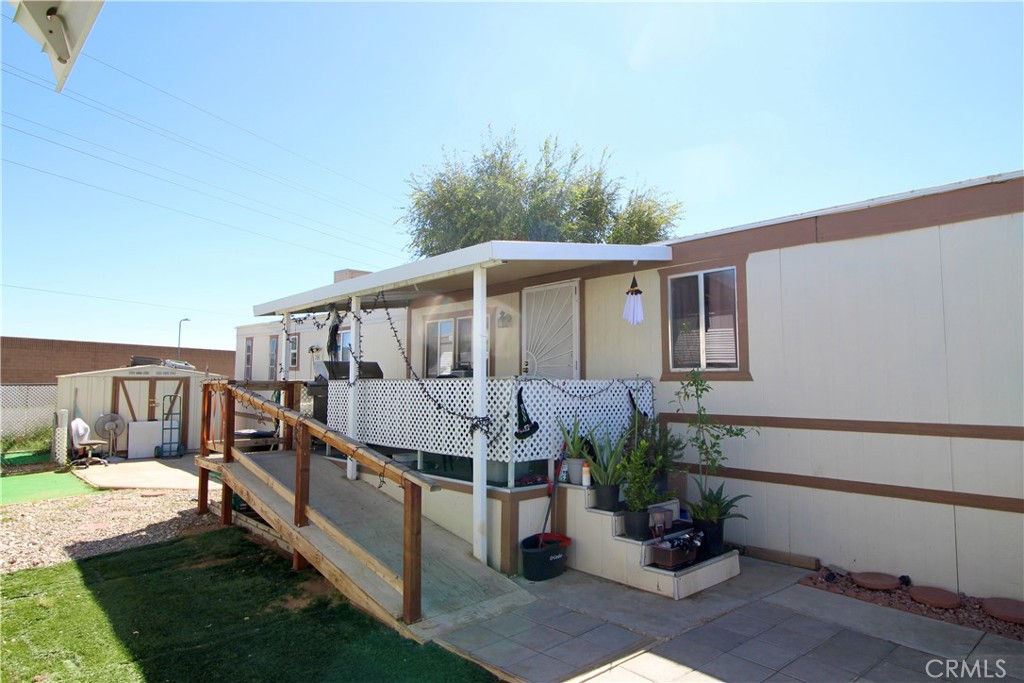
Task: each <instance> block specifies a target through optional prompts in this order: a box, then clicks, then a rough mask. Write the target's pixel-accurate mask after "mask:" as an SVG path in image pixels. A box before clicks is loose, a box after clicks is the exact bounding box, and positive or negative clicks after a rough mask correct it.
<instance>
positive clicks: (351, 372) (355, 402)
mask: <svg viewBox="0 0 1024 683" xmlns="http://www.w3.org/2000/svg"><path fill="white" fill-rule="evenodd" d="M349 301H350V305H349V310H350V315H351V316H352V351H351V353H350V354H349V359H348V383H349V388H348V435H349V437H350V438H352V439H358V437H357V436H356V434H357V430H358V428H359V412H358V411H359V382H357V381H356V379H357V378H358V377H359V360H358V359H359V358H360V357H362V355H363V352H362V349H360V345H359V337H360V336H361V335H360V329H359V328H360V326H361V325H362V323H361V322H360V320H359V318H360V317H361V316H362V313H361V311H360V310H359V307H360V306H361V305H362V298H361V297H358V296H354V297H352V298H351V299H350V300H349ZM338 334H339V335H340V334H341V332H340V331H339V332H338ZM341 355H345V352H344V350H343V351H342V352H341ZM346 475H347V476H348V478H349V479H355V478H356V477H357V476H358V475H359V470H358V465H357V464H356V461H355V460H354V459H353V458H349V459H348V469H347V471H346Z"/></svg>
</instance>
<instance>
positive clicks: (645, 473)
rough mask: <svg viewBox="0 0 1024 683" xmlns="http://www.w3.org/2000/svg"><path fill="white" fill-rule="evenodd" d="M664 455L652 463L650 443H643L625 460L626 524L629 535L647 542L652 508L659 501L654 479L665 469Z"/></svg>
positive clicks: (632, 450)
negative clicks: (662, 460)
mask: <svg viewBox="0 0 1024 683" xmlns="http://www.w3.org/2000/svg"><path fill="white" fill-rule="evenodd" d="M660 461H661V456H660V455H659V456H656V457H655V459H654V462H651V460H650V458H648V454H647V442H646V441H643V440H641V441H640V443H639V444H637V447H636V448H633V449H630V451H629V453H628V454H626V457H625V459H624V460H623V472H624V481H623V484H624V486H625V491H624V492H623V496H624V498H625V501H626V512H625V513H624V515H625V518H624V520H623V521H624V524H625V527H626V535H627V536H629V537H630V538H632V539H634V540H637V541H643V540H646V539H647V538H649V537H650V533H651V527H650V518H651V513H650V511H649V510H648V508H649V507H650V506H651V505H654V504H655V503H657V502H658V500H659V497H660V496H659V494H658V489H657V487H656V486H655V484H654V476H655V473H656V472H657V469H658V467H660V466H661V462H660Z"/></svg>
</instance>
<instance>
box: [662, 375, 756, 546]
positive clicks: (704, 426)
mask: <svg viewBox="0 0 1024 683" xmlns="http://www.w3.org/2000/svg"><path fill="white" fill-rule="evenodd" d="M710 391H711V385H710V384H708V382H707V380H706V379H704V377H703V375H701V373H700V371H699V370H692V371H691V372H690V376H689V378H688V379H686V380H684V381H682V382H680V386H679V389H678V390H677V391H676V393H675V396H676V398H675V403H676V405H677V406H678V407H677V408H676V412H680V413H685V412H686V410H685V404H686V403H687V402H689V401H693V402H694V403H695V405H696V411H695V412H694V413H692V415H693V418H692V420H691V421H690V423H689V435H688V437H687V438H686V444H687V445H689V446H692V447H693V449H694V450H695V451H696V453H697V472H696V474H695V476H694V483H696V485H697V492H698V498H697V500H696V501H694V502H692V503H689V505H688V507H689V510H690V517H691V518H693V526H694V529H696V530H697V531H702V532H703V533H704V540H703V543H702V544H701V546H700V548H699V549H698V553H697V559H698V561H699V560H704V559H707V558H710V557H715V556H716V555H721V554H722V543H723V537H724V531H725V520H727V519H733V518H740V519H747V516H746V515H744V514H741V513H739V512H735V510H736V506H737V503H739V501H741V500H743V499H744V498H749V497H750V496H748V495H747V494H745V493H744V494H740V495H738V496H727V495H726V494H725V482H722V483H721V484H719V485H718V488H713V487H712V486H711V484H710V482H709V481H708V478H709V477H712V476H714V475H715V473H716V472H717V471H718V468H719V466H720V465H721V464H722V463H724V462H725V461H726V459H727V458H726V455H725V454H724V453H723V452H722V442H723V441H724V440H725V439H727V438H731V437H739V438H744V439H745V438H746V437H747V435H748V434H749V433H750V432H757V428H748V427H736V426H733V425H723V424H719V423H717V422H715V421H713V420H712V419H711V418H710V417H708V414H707V409H706V408H705V406H704V402H703V399H704V397H705V396H706V395H707V394H708V393H709V392H710Z"/></svg>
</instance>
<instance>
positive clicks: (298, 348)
mask: <svg viewBox="0 0 1024 683" xmlns="http://www.w3.org/2000/svg"><path fill="white" fill-rule="evenodd" d="M292 339H295V364H294V365H292ZM285 353H287V354H288V369H289V370H298V369H299V368H300V367H301V366H302V333H301V332H292V333H290V334H289V335H288V339H287V342H286V343H285Z"/></svg>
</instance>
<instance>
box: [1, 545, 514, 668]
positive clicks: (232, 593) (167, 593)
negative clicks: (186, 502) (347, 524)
mask: <svg viewBox="0 0 1024 683" xmlns="http://www.w3.org/2000/svg"><path fill="white" fill-rule="evenodd" d="M314 576H315V573H313V572H312V571H311V570H307V571H304V572H293V571H291V565H290V562H289V561H288V560H287V559H286V558H283V557H281V556H280V555H278V554H276V553H274V552H273V551H271V550H269V549H267V548H265V547H263V546H259V545H256V544H254V543H252V542H250V541H249V540H248V539H246V538H245V535H244V533H243V532H242V531H240V530H239V529H237V528H226V529H220V530H217V531H212V532H208V533H205V534H200V535H196V536H189V537H185V538H180V539H178V540H175V541H170V542H167V543H160V544H156V545H151V546H145V547H142V548H136V549H132V550H127V551H124V552H120V553H112V554H109V555H102V556H99V557H94V558H90V559H86V560H82V561H80V562H77V563H74V562H67V563H64V564H61V565H56V566H53V567H47V568H44V569H30V570H25V571H21V572H16V573H14V574H10V575H7V576H5V577H3V580H2V583H0V586H2V598H0V607H2V611H3V620H2V623H0V634H2V637H3V642H4V657H3V680H4V681H11V682H13V681H30V680H32V679H33V677H35V676H42V675H46V676H47V678H46V680H48V681H54V682H56V681H96V682H97V683H99V682H103V683H106V682H108V681H118V682H119V683H120V682H121V681H140V682H141V681H171V682H173V683H178V682H185V681H197V682H199V681H202V682H204V683H206V682H216V681H230V682H232V683H255V682H258V681H273V682H274V683H280V682H282V681H417V682H419V681H426V682H431V681H437V682H438V683H441V682H442V681H444V682H455V683H459V682H462V681H466V682H470V681H493V680H494V679H493V677H492V676H491V675H490V674H489V673H488V672H487V671H485V670H484V669H482V668H480V667H478V666H477V665H475V664H472V663H471V662H468V661H466V660H463V659H461V658H459V657H457V656H456V655H454V654H452V653H450V652H448V651H446V650H443V649H442V648H440V647H438V646H436V645H432V644H430V645H417V644H416V643H414V642H412V641H410V640H406V639H405V638H402V637H401V636H399V635H398V634H397V633H395V632H394V631H392V630H391V629H389V628H387V627H385V626H383V625H381V624H379V623H378V622H376V621H374V620H373V619H371V618H370V617H368V616H366V615H364V614H363V613H362V612H359V611H357V610H355V609H354V608H352V607H351V606H350V605H348V604H347V603H345V602H344V601H343V600H341V599H340V598H333V599H332V598H330V597H326V596H319V597H317V598H316V599H314V600H313V601H312V602H311V603H310V604H308V605H307V606H305V607H300V608H295V607H292V608H288V607H287V606H285V600H286V599H287V597H288V596H294V595H300V594H301V588H300V584H301V583H302V582H304V581H306V580H308V579H310V578H312V577H314ZM37 680H38V679H37Z"/></svg>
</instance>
